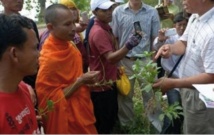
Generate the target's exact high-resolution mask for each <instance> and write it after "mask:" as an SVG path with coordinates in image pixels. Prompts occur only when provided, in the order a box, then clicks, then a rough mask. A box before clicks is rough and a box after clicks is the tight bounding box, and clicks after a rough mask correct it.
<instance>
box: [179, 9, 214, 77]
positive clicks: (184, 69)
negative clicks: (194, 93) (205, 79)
mask: <svg viewBox="0 0 214 135" xmlns="http://www.w3.org/2000/svg"><path fill="white" fill-rule="evenodd" d="M213 24H214V8H212V9H210V10H209V11H208V12H206V13H205V14H203V15H202V16H200V17H199V16H198V15H197V14H193V15H192V16H191V18H190V20H189V22H188V25H187V28H186V31H185V32H184V34H183V36H182V37H181V38H180V40H182V41H186V42H187V48H186V52H185V55H184V58H183V61H182V63H181V65H180V66H181V68H180V77H189V76H195V75H197V74H200V73H214V25H213Z"/></svg>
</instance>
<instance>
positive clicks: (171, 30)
mask: <svg viewBox="0 0 214 135" xmlns="http://www.w3.org/2000/svg"><path fill="white" fill-rule="evenodd" d="M176 34H177V32H176V29H175V28H171V29H168V30H166V31H165V36H166V37H168V36H174V35H176Z"/></svg>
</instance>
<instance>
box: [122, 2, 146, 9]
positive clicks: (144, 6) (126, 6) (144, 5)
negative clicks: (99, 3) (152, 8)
mask: <svg viewBox="0 0 214 135" xmlns="http://www.w3.org/2000/svg"><path fill="white" fill-rule="evenodd" d="M123 9H124V10H126V9H131V8H130V6H129V2H127V3H126V4H125V6H124V8H123ZM143 9H145V10H147V9H148V7H147V5H146V4H145V3H143V2H142V7H141V8H140V9H139V10H143Z"/></svg>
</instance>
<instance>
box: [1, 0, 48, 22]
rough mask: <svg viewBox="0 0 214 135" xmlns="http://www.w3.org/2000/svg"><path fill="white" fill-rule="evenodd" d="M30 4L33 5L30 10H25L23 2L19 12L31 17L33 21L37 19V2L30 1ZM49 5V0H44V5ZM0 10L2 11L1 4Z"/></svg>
mask: <svg viewBox="0 0 214 135" xmlns="http://www.w3.org/2000/svg"><path fill="white" fill-rule="evenodd" d="M31 5H32V6H33V7H34V8H33V9H32V10H30V11H28V10H26V5H25V4H24V8H23V10H22V11H21V12H20V13H21V14H22V15H24V16H26V17H28V18H31V19H33V20H34V21H37V18H36V16H37V12H36V5H37V3H34V2H31ZM49 5H51V3H50V0H47V2H46V7H48V6H49ZM0 11H3V7H2V5H0Z"/></svg>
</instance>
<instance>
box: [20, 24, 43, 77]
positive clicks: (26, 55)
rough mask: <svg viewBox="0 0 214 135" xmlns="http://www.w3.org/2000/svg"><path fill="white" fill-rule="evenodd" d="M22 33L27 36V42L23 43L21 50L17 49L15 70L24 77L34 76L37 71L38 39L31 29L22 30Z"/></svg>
mask: <svg viewBox="0 0 214 135" xmlns="http://www.w3.org/2000/svg"><path fill="white" fill-rule="evenodd" d="M24 31H25V32H26V34H27V41H26V42H25V43H24V45H23V47H22V48H18V49H17V52H18V55H17V56H18V59H19V63H18V65H17V69H18V70H19V71H20V72H21V73H22V75H24V76H27V75H34V74H36V73H37V70H38V57H39V51H38V49H37V45H38V39H37V38H36V34H35V32H34V31H33V29H26V28H24Z"/></svg>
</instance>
